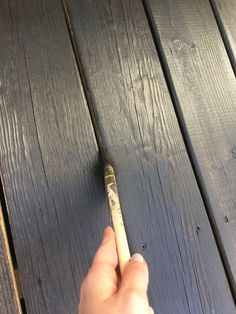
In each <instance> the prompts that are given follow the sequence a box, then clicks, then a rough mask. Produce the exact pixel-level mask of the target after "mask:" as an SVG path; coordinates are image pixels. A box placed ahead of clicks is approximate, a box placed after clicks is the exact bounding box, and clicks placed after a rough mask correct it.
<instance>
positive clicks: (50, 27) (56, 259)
mask: <svg viewBox="0 0 236 314" xmlns="http://www.w3.org/2000/svg"><path fill="white" fill-rule="evenodd" d="M0 41H1V47H4V49H1V52H0V53H1V58H0V83H1V86H0V89H1V98H0V158H1V162H0V165H1V176H2V180H3V186H4V192H5V196H6V202H7V207H8V212H9V217H10V223H11V228H12V233H13V240H14V244H15V249H16V255H17V261H18V264H19V271H20V275H21V280H22V285H23V293H24V298H25V302H26V308H27V313H28V314H37V313H40V314H46V313H48V314H75V313H76V311H77V306H78V302H79V289H80V284H81V280H82V279H83V277H84V276H85V274H86V273H87V271H88V268H89V266H90V263H91V259H92V256H93V254H94V253H95V250H96V248H97V246H98V244H99V242H100V238H101V236H102V229H103V228H104V227H105V225H107V224H108V222H109V219H108V209H107V201H106V198H105V192H104V187H103V185H104V184H103V176H102V172H101V169H100V164H99V162H98V149H97V145H96V141H95V137H94V132H93V129H92V124H91V120H90V116H89V112H88V108H87V104H86V101H85V97H84V94H83V90H82V85H81V81H80V77H79V73H78V70H77V65H76V62H75V58H74V55H73V49H72V47H71V43H70V39H69V34H68V31H67V27H66V21H65V18H64V13H63V9H62V6H61V3H60V1H57V0H51V1H47V0H42V1H37V0H32V1H21V2H19V1H7V0H3V1H1V2H0Z"/></svg>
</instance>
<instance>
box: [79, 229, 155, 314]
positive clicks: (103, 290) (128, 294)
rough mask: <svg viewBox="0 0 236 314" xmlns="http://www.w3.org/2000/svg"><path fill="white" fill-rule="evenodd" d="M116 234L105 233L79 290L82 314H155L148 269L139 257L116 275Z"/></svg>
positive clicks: (133, 257)
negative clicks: (149, 296)
mask: <svg viewBox="0 0 236 314" xmlns="http://www.w3.org/2000/svg"><path fill="white" fill-rule="evenodd" d="M117 267H118V256H117V251H116V241H115V233H114V231H113V229H112V228H111V227H107V228H106V229H105V231H104V236H103V240H102V243H101V245H100V247H99V249H98V251H97V253H96V255H95V256H94V259H93V263H92V266H91V268H90V270H89V272H88V275H87V277H86V278H85V280H84V281H83V283H82V285H81V290H80V304H79V314H154V311H153V309H152V308H151V307H150V306H149V302H148V297H147V288H148V280H149V276H148V267H147V263H146V262H145V260H144V258H143V257H142V255H140V254H134V255H133V256H132V258H131V259H130V261H129V262H127V264H126V266H125V270H124V274H123V276H122V279H121V278H120V276H119V273H118V272H117Z"/></svg>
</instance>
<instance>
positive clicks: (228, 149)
mask: <svg viewBox="0 0 236 314" xmlns="http://www.w3.org/2000/svg"><path fill="white" fill-rule="evenodd" d="M149 9H150V11H152V14H153V17H154V20H155V22H154V23H155V24H156V27H154V32H155V37H156V38H157V41H158V42H159V44H160V45H161V47H162V49H163V53H164V55H165V57H164V60H163V61H164V63H165V64H166V66H165V68H166V71H167V72H168V76H169V79H170V81H171V84H172V91H173V94H174V97H175V102H176V108H177V110H178V112H179V115H180V118H181V120H182V125H183V131H184V132H185V135H186V138H187V141H188V146H189V149H190V152H191V155H192V159H193V162H194V166H195V168H196V171H197V173H198V176H199V181H200V184H201V186H202V190H203V193H204V195H205V199H206V202H207V206H208V209H209V214H210V215H211V220H212V223H213V224H214V225H215V229H216V235H217V238H218V241H219V244H220V248H221V251H222V255H223V257H224V262H225V265H226V267H227V271H228V274H229V277H230V280H231V284H232V288H233V289H234V294H235V295H236V284H235V279H236V193H235V191H236V180H235V178H236V79H235V76H234V73H233V70H232V67H231V64H230V61H229V59H228V56H227V53H226V50H225V47H224V44H223V41H222V39H221V36H220V33H219V30H218V28H217V24H216V21H215V18H214V15H213V12H212V9H211V7H210V4H209V2H208V1H207V0H202V1H198V0H189V1H180V0H176V1H171V0H167V1H159V0H150V7H149Z"/></svg>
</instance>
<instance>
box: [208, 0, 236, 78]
mask: <svg viewBox="0 0 236 314" xmlns="http://www.w3.org/2000/svg"><path fill="white" fill-rule="evenodd" d="M210 3H211V5H212V8H213V10H214V13H215V17H216V19H217V23H218V26H219V28H220V31H221V34H222V37H223V40H224V43H225V46H226V49H227V51H228V54H229V57H230V60H231V63H232V66H233V68H234V72H235V73H236V1H235V0H210Z"/></svg>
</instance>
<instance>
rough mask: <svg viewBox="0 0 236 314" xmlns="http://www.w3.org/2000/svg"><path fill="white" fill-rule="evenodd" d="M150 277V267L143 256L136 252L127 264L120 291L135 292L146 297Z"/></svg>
mask: <svg viewBox="0 0 236 314" xmlns="http://www.w3.org/2000/svg"><path fill="white" fill-rule="evenodd" d="M148 277H149V276H148V267H147V263H146V262H145V260H144V258H143V256H142V255H141V254H134V255H133V256H132V257H131V259H130V261H129V262H128V263H127V264H126V266H125V269H124V273H123V277H122V281H121V287H120V291H121V292H122V291H125V292H131V293H133V292H134V293H136V294H138V295H139V296H141V297H145V298H146V294H147V288H148V280H149V278H148Z"/></svg>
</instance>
